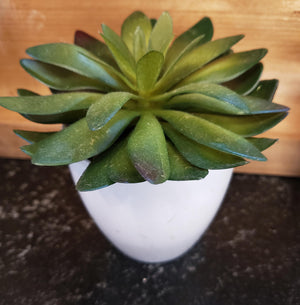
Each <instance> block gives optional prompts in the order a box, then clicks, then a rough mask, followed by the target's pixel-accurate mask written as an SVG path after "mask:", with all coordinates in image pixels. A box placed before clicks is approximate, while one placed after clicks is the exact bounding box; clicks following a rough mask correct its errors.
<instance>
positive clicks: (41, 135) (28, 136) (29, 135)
mask: <svg viewBox="0 0 300 305" xmlns="http://www.w3.org/2000/svg"><path fill="white" fill-rule="evenodd" d="M14 133H15V134H16V135H18V136H19V137H20V138H22V139H24V140H25V141H27V142H28V143H30V144H32V143H36V142H39V141H41V140H44V139H46V138H47V137H49V136H52V135H53V134H55V133H56V132H36V131H29V130H14Z"/></svg>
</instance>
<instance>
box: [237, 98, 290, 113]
mask: <svg viewBox="0 0 300 305" xmlns="http://www.w3.org/2000/svg"><path fill="white" fill-rule="evenodd" d="M243 100H244V102H245V103H246V105H247V106H248V108H249V110H250V113H251V114H260V113H275V112H287V111H289V108H288V107H286V106H283V105H280V104H275V103H270V102H268V101H266V100H263V99H261V98H259V97H254V96H245V97H244V98H243Z"/></svg>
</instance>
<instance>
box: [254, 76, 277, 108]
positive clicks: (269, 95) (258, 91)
mask: <svg viewBox="0 0 300 305" xmlns="http://www.w3.org/2000/svg"><path fill="white" fill-rule="evenodd" d="M277 87H278V80H277V79H271V80H264V81H261V82H259V83H258V85H257V87H256V88H255V89H254V90H253V91H252V92H251V93H250V95H251V96H255V97H260V98H262V99H264V100H267V101H269V102H272V100H273V97H274V94H275V92H276V89H277Z"/></svg>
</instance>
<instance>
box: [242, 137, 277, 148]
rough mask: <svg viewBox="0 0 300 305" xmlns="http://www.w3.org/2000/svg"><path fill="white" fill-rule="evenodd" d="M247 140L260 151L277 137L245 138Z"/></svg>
mask: <svg viewBox="0 0 300 305" xmlns="http://www.w3.org/2000/svg"><path fill="white" fill-rule="evenodd" d="M247 141H249V142H250V143H252V144H253V145H254V146H256V147H257V148H258V149H259V150H260V151H264V150H265V149H267V148H269V147H270V146H272V145H273V144H274V143H275V142H277V141H278V139H270V138H247Z"/></svg>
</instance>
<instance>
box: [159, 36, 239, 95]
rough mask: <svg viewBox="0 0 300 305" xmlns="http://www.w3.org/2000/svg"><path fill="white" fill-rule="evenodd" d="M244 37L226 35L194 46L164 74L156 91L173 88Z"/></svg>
mask: <svg viewBox="0 0 300 305" xmlns="http://www.w3.org/2000/svg"><path fill="white" fill-rule="evenodd" d="M243 37H244V36H243V35H238V36H232V37H226V38H223V39H218V40H214V41H210V42H207V43H205V44H203V45H201V46H199V47H196V48H194V49H193V50H192V51H191V52H189V53H188V54H186V55H185V56H183V57H182V58H181V59H180V60H179V61H178V62H177V63H176V65H174V66H173V68H172V69H171V70H169V72H168V73H167V74H164V75H163V76H162V78H161V79H160V80H159V81H158V83H157V85H156V88H155V92H162V91H165V90H167V89H169V88H171V87H172V86H174V85H175V84H177V83H178V82H180V81H181V80H183V79H184V78H185V77H187V76H188V75H190V74H191V73H193V72H195V71H196V70H198V69H200V68H201V67H203V66H204V65H205V64H207V63H209V62H210V61H212V60H213V59H215V58H217V57H218V56H220V55H222V54H223V53H225V52H227V51H228V50H229V49H230V48H231V47H232V46H233V45H234V44H236V43H237V42H238V41H240V40H241V39H242V38H243Z"/></svg>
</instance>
